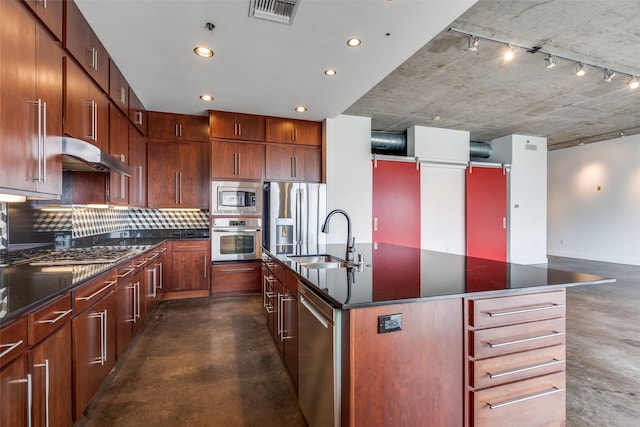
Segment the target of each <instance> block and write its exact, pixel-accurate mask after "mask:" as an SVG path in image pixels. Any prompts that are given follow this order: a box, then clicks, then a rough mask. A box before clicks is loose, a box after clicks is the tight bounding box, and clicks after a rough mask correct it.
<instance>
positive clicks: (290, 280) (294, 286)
mask: <svg viewBox="0 0 640 427" xmlns="http://www.w3.org/2000/svg"><path fill="white" fill-rule="evenodd" d="M299 279H300V276H298V275H297V274H296V273H294V272H293V271H291V270H289V269H286V270H285V271H284V284H285V286H286V287H287V289H288V290H289V292H290V293H291V294H292V295H293V296H294V297H295V298H296V299H297V298H298V280H299Z"/></svg>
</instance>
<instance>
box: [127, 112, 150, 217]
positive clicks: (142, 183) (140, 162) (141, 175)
mask: <svg viewBox="0 0 640 427" xmlns="http://www.w3.org/2000/svg"><path fill="white" fill-rule="evenodd" d="M128 128H129V165H130V166H131V178H129V204H130V205H133V206H138V207H141V208H144V207H145V206H146V204H147V142H146V140H145V139H144V136H142V134H140V132H138V129H137V128H136V126H134V125H132V124H129V126H128Z"/></svg>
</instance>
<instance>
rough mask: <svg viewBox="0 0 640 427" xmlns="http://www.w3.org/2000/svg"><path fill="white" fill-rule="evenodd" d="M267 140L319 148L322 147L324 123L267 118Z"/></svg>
mask: <svg viewBox="0 0 640 427" xmlns="http://www.w3.org/2000/svg"><path fill="white" fill-rule="evenodd" d="M266 140H267V141H268V142H282V143H288V144H301V145H313V146H318V147H319V146H321V145H322V123H320V122H311V121H306V120H294V119H285V118H279V117H267V118H266Z"/></svg>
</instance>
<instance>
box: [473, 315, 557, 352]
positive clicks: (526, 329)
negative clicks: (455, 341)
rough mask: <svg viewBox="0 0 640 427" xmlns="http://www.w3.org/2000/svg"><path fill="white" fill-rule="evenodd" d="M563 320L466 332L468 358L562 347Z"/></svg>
mask: <svg viewBox="0 0 640 427" xmlns="http://www.w3.org/2000/svg"><path fill="white" fill-rule="evenodd" d="M565 331H566V329H565V319H564V318H559V319H549V320H541V321H539V322H530V323H522V324H518V325H511V326H502V327H499V328H491V329H483V330H480V331H477V330H476V331H469V344H470V345H469V355H470V356H472V357H474V358H476V359H484V358H486V357H495V356H500V355H503V354H509V353H516V352H519V351H527V350H533V349H536V348H542V347H548V346H552V345H558V344H562V345H564V344H565Z"/></svg>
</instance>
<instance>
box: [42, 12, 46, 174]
mask: <svg viewBox="0 0 640 427" xmlns="http://www.w3.org/2000/svg"><path fill="white" fill-rule="evenodd" d="M44 7H45V9H46V8H47V2H46V0H45V2H44ZM42 182H47V103H46V102H44V101H42Z"/></svg>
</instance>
